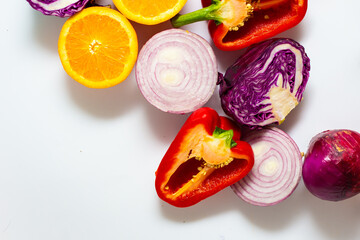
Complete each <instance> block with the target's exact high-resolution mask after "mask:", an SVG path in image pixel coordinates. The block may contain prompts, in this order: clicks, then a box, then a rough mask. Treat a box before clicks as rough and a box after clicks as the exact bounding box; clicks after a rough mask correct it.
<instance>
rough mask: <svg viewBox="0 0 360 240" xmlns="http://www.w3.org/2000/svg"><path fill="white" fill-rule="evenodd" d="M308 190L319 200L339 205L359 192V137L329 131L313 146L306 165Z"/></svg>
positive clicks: (343, 132)
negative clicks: (334, 202) (339, 202)
mask: <svg viewBox="0 0 360 240" xmlns="http://www.w3.org/2000/svg"><path fill="white" fill-rule="evenodd" d="M302 173H303V180H304V183H305V186H306V188H307V189H308V190H309V191H310V192H311V193H312V194H314V195H315V196H317V197H318V198H320V199H323V200H328V201H340V200H344V199H347V198H350V197H353V196H355V195H356V194H358V193H359V192H360V134H359V133H357V132H355V131H352V130H344V129H341V130H328V131H325V132H322V133H319V134H318V135H316V136H315V137H314V138H313V139H312V140H311V142H310V146H309V149H308V151H307V153H306V155H305V160H304V165H303V172H302Z"/></svg>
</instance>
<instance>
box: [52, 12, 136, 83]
mask: <svg viewBox="0 0 360 240" xmlns="http://www.w3.org/2000/svg"><path fill="white" fill-rule="evenodd" d="M58 51H59V56H60V60H61V63H62V65H63V67H64V69H65V71H66V72H67V73H68V74H69V75H70V76H71V77H72V78H73V79H74V80H76V81H78V82H79V83H81V84H83V85H85V86H87V87H90V88H107V87H112V86H114V85H116V84H118V83H120V82H122V81H123V80H125V79H126V78H127V77H128V75H129V74H130V72H131V70H132V69H133V67H134V64H135V61H136V59H137V54H138V40H137V35H136V32H135V30H134V28H133V27H132V25H131V24H130V22H129V21H128V20H127V19H126V18H125V17H124V16H123V15H122V14H121V13H120V12H118V11H116V10H114V9H111V8H108V7H90V8H86V9H84V10H82V11H81V12H79V13H77V14H75V15H73V16H72V17H70V18H69V19H68V20H67V21H66V22H65V24H64V26H63V27H62V29H61V32H60V37H59V42H58Z"/></svg>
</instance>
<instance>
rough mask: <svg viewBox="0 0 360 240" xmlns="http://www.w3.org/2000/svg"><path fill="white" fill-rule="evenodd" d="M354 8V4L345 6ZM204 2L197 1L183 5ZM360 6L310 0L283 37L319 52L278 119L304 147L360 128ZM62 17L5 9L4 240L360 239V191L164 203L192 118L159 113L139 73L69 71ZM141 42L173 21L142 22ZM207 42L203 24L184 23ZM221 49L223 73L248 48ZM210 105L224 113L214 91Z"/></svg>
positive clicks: (225, 194) (0, 198)
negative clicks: (298, 93)
mask: <svg viewBox="0 0 360 240" xmlns="http://www.w3.org/2000/svg"><path fill="white" fill-rule="evenodd" d="M344 4H345V5H344ZM197 8H200V1H199V0H189V1H188V3H187V4H186V6H185V8H184V9H183V11H182V12H189V11H190V10H195V9H197ZM359 9H360V2H359V1H357V0H349V1H346V2H341V4H340V2H339V1H335V0H317V1H310V3H309V9H308V12H307V16H306V17H305V19H304V20H303V22H302V23H301V24H300V25H298V26H297V27H295V28H293V29H291V30H289V31H287V32H285V33H283V34H281V36H284V37H291V38H293V39H295V40H297V41H298V42H300V43H301V44H302V45H304V47H305V48H306V51H307V53H308V55H309V57H310V59H311V68H312V69H311V76H310V80H309V84H308V86H307V89H306V91H305V94H304V101H303V102H302V103H301V104H300V105H299V106H298V107H297V108H296V109H295V110H294V111H293V112H291V113H290V115H289V116H288V118H287V120H285V122H284V124H283V125H282V126H281V128H282V129H283V130H285V131H286V132H288V133H289V134H290V135H291V136H292V137H293V138H294V140H295V141H296V142H297V143H298V145H299V148H300V149H301V150H302V151H306V148H307V145H308V143H309V141H310V139H311V137H312V136H314V135H315V134H316V133H318V132H320V131H322V130H326V129H334V128H349V129H353V130H357V131H360V126H359V123H360V113H359V103H360V94H359V89H360V79H359V78H360V77H359V76H360V75H359V69H360V44H359V42H360V30H359V21H360V20H359V14H358V12H359ZM64 21H65V20H64V19H59V18H56V17H47V16H43V15H41V13H38V12H36V11H34V10H33V9H32V8H31V7H30V6H29V4H28V3H27V2H26V1H11V4H5V5H4V4H3V11H2V14H1V15H0V31H1V38H0V41H1V42H0V43H1V73H2V76H1V93H0V114H1V115H0V119H1V120H0V121H1V124H0V239H1V240H3V239H5V240H28V239H29V240H49V239H51V240H64V239H66V240H79V239H86V240H95V239H106V240H111V239H174V240H175V239H207V240H211V239H219V240H222V239H265V238H266V239H277V240H281V239H304V237H306V239H317V240H322V239H342V240H347V239H360V228H359V223H360V207H359V205H360V198H359V197H360V196H357V197H354V198H352V199H349V200H346V201H343V202H338V203H332V202H326V201H322V200H319V199H317V198H315V197H314V196H312V195H310V193H309V192H308V191H307V190H306V189H305V187H304V185H303V183H302V182H301V183H300V185H299V187H298V188H297V189H296V191H295V192H294V194H293V195H292V196H291V197H290V198H289V199H287V200H286V201H284V202H283V203H281V204H279V205H276V206H273V207H268V208H262V207H255V206H251V205H249V204H246V203H244V202H242V201H241V200H240V199H238V198H237V197H236V195H235V194H234V193H233V192H232V191H231V189H230V188H228V189H225V190H224V191H222V192H220V193H218V194H217V195H215V196H213V197H211V198H208V199H207V200H205V201H203V202H201V203H199V204H197V205H195V206H193V207H190V208H186V209H178V208H174V207H172V206H170V205H168V204H166V203H164V202H162V201H160V200H159V199H158V197H157V195H156V193H155V190H154V178H155V175H154V172H155V170H156V168H157V166H158V164H159V162H160V160H161V158H162V156H163V154H164V153H165V151H166V150H167V148H168V146H169V144H170V142H171V141H172V139H173V138H174V136H175V135H176V134H177V131H178V130H179V128H180V127H181V125H182V124H183V122H184V121H185V119H186V117H187V115H186V116H178V115H172V114H167V113H163V112H160V111H159V110H157V109H156V108H155V107H153V106H152V105H150V104H149V103H148V102H146V100H145V99H144V98H143V97H142V95H141V94H140V92H139V90H138V88H137V86H136V83H135V79H134V74H133V73H132V74H131V75H130V77H129V78H128V79H127V80H126V81H125V82H123V83H121V84H120V85H118V86H115V87H113V88H110V89H104V90H95V89H88V88H86V87H84V86H82V85H80V84H78V83H76V82H75V81H73V80H72V79H71V78H70V77H68V76H67V75H66V73H65V72H64V71H63V69H62V66H61V64H60V61H59V57H58V54H57V38H58V34H59V32H60V29H61V26H62V24H63V23H64ZM134 27H135V28H136V31H137V33H138V36H139V48H141V46H142V45H143V44H144V43H145V41H146V40H147V39H148V38H150V37H151V36H152V35H153V34H154V33H156V32H159V31H160V30H163V29H166V28H169V27H170V25H169V24H168V23H164V24H160V25H158V26H152V27H149V26H141V25H139V24H134ZM186 29H189V30H191V31H193V32H195V33H197V34H199V35H201V36H203V37H204V38H205V39H207V40H210V37H209V34H208V31H207V27H206V23H205V22H202V23H196V24H193V25H191V26H188V27H186ZM214 50H215V53H216V55H217V57H218V60H219V66H220V69H219V71H220V72H224V70H225V69H226V67H228V66H229V65H230V64H231V63H232V62H233V61H234V60H235V59H236V58H237V57H238V56H239V55H240V53H242V51H236V52H221V51H219V50H216V49H214ZM207 106H210V107H213V108H215V109H216V110H218V111H219V112H220V113H222V111H221V108H220V103H219V99H218V95H217V93H216V94H215V95H214V97H213V98H212V99H211V100H210V102H209V103H208V104H207Z"/></svg>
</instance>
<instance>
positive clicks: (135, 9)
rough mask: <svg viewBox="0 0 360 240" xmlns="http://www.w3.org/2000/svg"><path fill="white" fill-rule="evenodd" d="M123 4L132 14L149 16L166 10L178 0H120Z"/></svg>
mask: <svg viewBox="0 0 360 240" xmlns="http://www.w3.org/2000/svg"><path fill="white" fill-rule="evenodd" d="M122 2H123V4H124V5H125V6H126V7H127V9H128V10H129V11H131V12H132V13H133V14H136V15H140V16H142V17H146V18H151V17H155V16H158V15H159V13H162V12H166V11H168V10H169V9H172V8H174V7H175V6H176V4H178V2H179V1H178V0H157V1H154V0H137V1H134V0H122Z"/></svg>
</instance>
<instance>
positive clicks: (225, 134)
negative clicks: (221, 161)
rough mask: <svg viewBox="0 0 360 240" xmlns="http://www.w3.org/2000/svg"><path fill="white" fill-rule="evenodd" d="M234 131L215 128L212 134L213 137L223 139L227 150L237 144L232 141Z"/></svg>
mask: <svg viewBox="0 0 360 240" xmlns="http://www.w3.org/2000/svg"><path fill="white" fill-rule="evenodd" d="M233 136H234V131H233V130H232V129H230V130H224V129H221V128H219V127H215V130H214V132H213V137H215V138H220V139H224V140H225V143H226V146H227V147H229V148H233V147H235V146H236V145H237V143H236V142H235V141H234V139H233Z"/></svg>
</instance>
